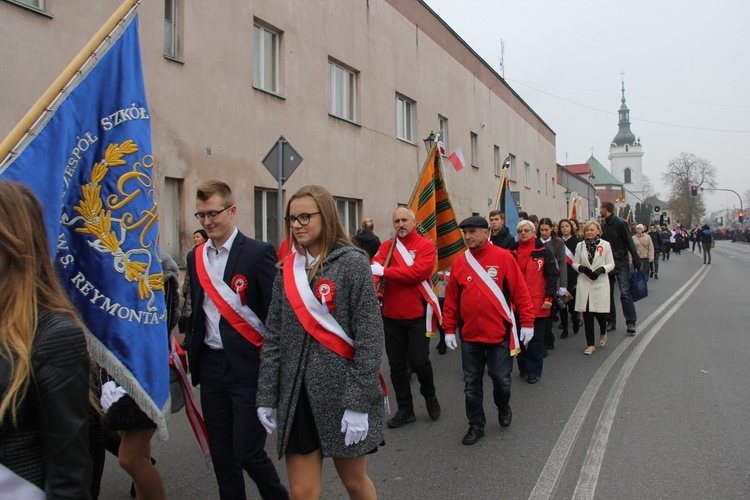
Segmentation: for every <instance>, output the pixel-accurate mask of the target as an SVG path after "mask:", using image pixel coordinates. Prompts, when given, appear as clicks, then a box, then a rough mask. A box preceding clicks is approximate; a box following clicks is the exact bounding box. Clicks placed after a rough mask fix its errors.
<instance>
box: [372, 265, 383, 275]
mask: <svg viewBox="0 0 750 500" xmlns="http://www.w3.org/2000/svg"><path fill="white" fill-rule="evenodd" d="M370 269H371V270H372V274H373V276H383V270H384V269H383V266H382V265H381V264H378V263H377V262H376V263H375V264H371V265H370Z"/></svg>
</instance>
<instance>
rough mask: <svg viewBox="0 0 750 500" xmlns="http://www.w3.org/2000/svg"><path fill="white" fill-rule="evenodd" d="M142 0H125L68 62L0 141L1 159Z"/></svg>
mask: <svg viewBox="0 0 750 500" xmlns="http://www.w3.org/2000/svg"><path fill="white" fill-rule="evenodd" d="M140 2H141V0H125V1H124V2H123V3H122V5H120V7H118V8H117V10H116V11H115V12H114V14H112V15H111V16H110V18H109V19H108V20H107V22H106V23H104V25H103V26H102V27H101V28H99V31H97V32H96V34H95V35H94V36H93V37H92V38H91V40H89V41H88V43H87V44H86V45H84V46H83V48H82V49H81V50H80V52H78V55H76V56H75V58H74V59H73V60H72V61H71V62H70V64H68V66H67V67H66V68H65V69H64V70H63V72H62V73H60V76H58V77H57V79H56V80H55V81H54V82H53V83H52V85H50V87H49V88H48V89H47V90H46V91H45V92H44V94H42V96H41V97H40V98H39V100H37V101H36V103H35V104H34V105H33V106H32V107H31V109H29V111H27V112H26V114H25V115H24V117H23V118H21V121H20V122H18V125H16V126H15V127H14V128H13V130H11V131H10V133H9V134H8V135H7V137H5V139H3V142H1V143H0V161H2V160H3V159H4V158H6V157H7V156H8V154H9V153H10V151H11V150H12V149H13V148H14V147H15V146H16V145H17V144H18V143H19V142H20V141H21V139H23V136H24V135H25V134H26V132H27V131H28V130H29V129H30V128H31V127H32V126H33V125H34V123H36V121H37V120H38V119H39V117H40V116H42V113H44V111H45V110H46V109H47V108H48V107H49V106H50V104H52V102H53V101H54V100H55V98H56V97H57V95H58V94H59V93H60V92H61V91H62V89H63V88H65V86H66V85H67V84H68V82H70V80H72V79H73V77H74V76H75V74H76V73H77V72H78V71H79V70H80V69H81V67H82V66H83V65H84V64H85V63H86V61H87V60H88V58H89V57H91V54H93V53H94V52H95V51H96V49H97V48H98V47H99V46H100V45H101V44H102V42H103V41H104V40H105V39H106V38H107V36H108V35H109V34H110V33H111V32H112V31H113V30H114V29H115V27H116V26H117V24H118V23H119V22H120V21H121V20H122V19H124V18H125V16H127V14H128V13H129V12H130V11H131V10H132V9H133V7H134V6H137V4H139V3H140Z"/></svg>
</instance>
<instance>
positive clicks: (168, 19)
mask: <svg viewBox="0 0 750 500" xmlns="http://www.w3.org/2000/svg"><path fill="white" fill-rule="evenodd" d="M181 3H182V1H181V0H164V55H165V56H167V57H169V58H172V59H177V58H178V56H179V55H180V54H179V50H180V41H181V40H180V38H181V37H180V35H181V33H180V25H181V23H179V21H178V19H179V14H180V10H181V9H180V7H181Z"/></svg>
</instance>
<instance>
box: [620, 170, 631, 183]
mask: <svg viewBox="0 0 750 500" xmlns="http://www.w3.org/2000/svg"><path fill="white" fill-rule="evenodd" d="M632 175H633V174H632V172H631V171H630V169H629V168H626V169H625V170H624V171H623V173H622V176H623V182H625V184H630V183H632V182H633V180H632Z"/></svg>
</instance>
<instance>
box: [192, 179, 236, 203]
mask: <svg viewBox="0 0 750 500" xmlns="http://www.w3.org/2000/svg"><path fill="white" fill-rule="evenodd" d="M195 194H196V197H197V198H198V199H199V200H201V201H206V200H208V199H209V198H210V197H212V196H213V195H218V196H219V198H221V199H222V201H223V202H224V206H225V207H231V206H232V205H234V195H232V188H230V187H229V185H228V184H227V183H226V182H224V181H219V180H216V179H212V180H210V181H206V182H204V183H203V184H201V185H200V186H198V189H197V190H196V192H195Z"/></svg>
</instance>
